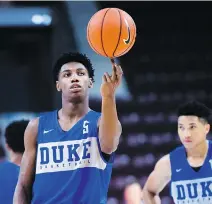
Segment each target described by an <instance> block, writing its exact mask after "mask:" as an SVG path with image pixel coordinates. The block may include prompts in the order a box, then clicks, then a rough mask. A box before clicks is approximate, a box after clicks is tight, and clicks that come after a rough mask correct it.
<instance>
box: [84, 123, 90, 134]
mask: <svg viewBox="0 0 212 204" xmlns="http://www.w3.org/2000/svg"><path fill="white" fill-rule="evenodd" d="M88 123H89V122H88V121H87V120H85V121H84V123H83V134H86V133H88Z"/></svg>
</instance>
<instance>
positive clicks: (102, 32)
mask: <svg viewBox="0 0 212 204" xmlns="http://www.w3.org/2000/svg"><path fill="white" fill-rule="evenodd" d="M110 9H111V8H109V9H108V10H107V11H106V12H105V15H104V17H103V19H102V25H101V43H102V50H103V52H104V53H105V55H106V56H107V57H108V55H107V53H106V52H105V49H104V45H103V37H102V33H103V26H104V19H105V17H106V15H107V12H108V11H109V10H110Z"/></svg>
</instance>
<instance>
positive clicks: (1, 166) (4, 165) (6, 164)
mask: <svg viewBox="0 0 212 204" xmlns="http://www.w3.org/2000/svg"><path fill="white" fill-rule="evenodd" d="M18 168H19V167H18V166H17V165H16V164H14V163H12V162H10V161H7V160H4V161H1V162H0V171H4V170H6V171H11V170H12V169H18Z"/></svg>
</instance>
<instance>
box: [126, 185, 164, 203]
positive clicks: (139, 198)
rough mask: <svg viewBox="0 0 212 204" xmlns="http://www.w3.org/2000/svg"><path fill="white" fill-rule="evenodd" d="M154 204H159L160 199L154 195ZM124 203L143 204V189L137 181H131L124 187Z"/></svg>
mask: <svg viewBox="0 0 212 204" xmlns="http://www.w3.org/2000/svg"><path fill="white" fill-rule="evenodd" d="M154 199H155V202H156V204H160V203H161V202H160V199H159V198H158V196H155V198H154ZM124 204H144V201H143V189H142V187H141V185H140V184H139V183H138V181H133V182H131V183H129V184H128V185H126V187H125V189H124Z"/></svg>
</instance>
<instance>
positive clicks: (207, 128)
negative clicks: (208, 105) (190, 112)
mask: <svg viewBox="0 0 212 204" xmlns="http://www.w3.org/2000/svg"><path fill="white" fill-rule="evenodd" d="M209 131H210V125H209V124H207V125H206V134H208V133H209Z"/></svg>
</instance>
